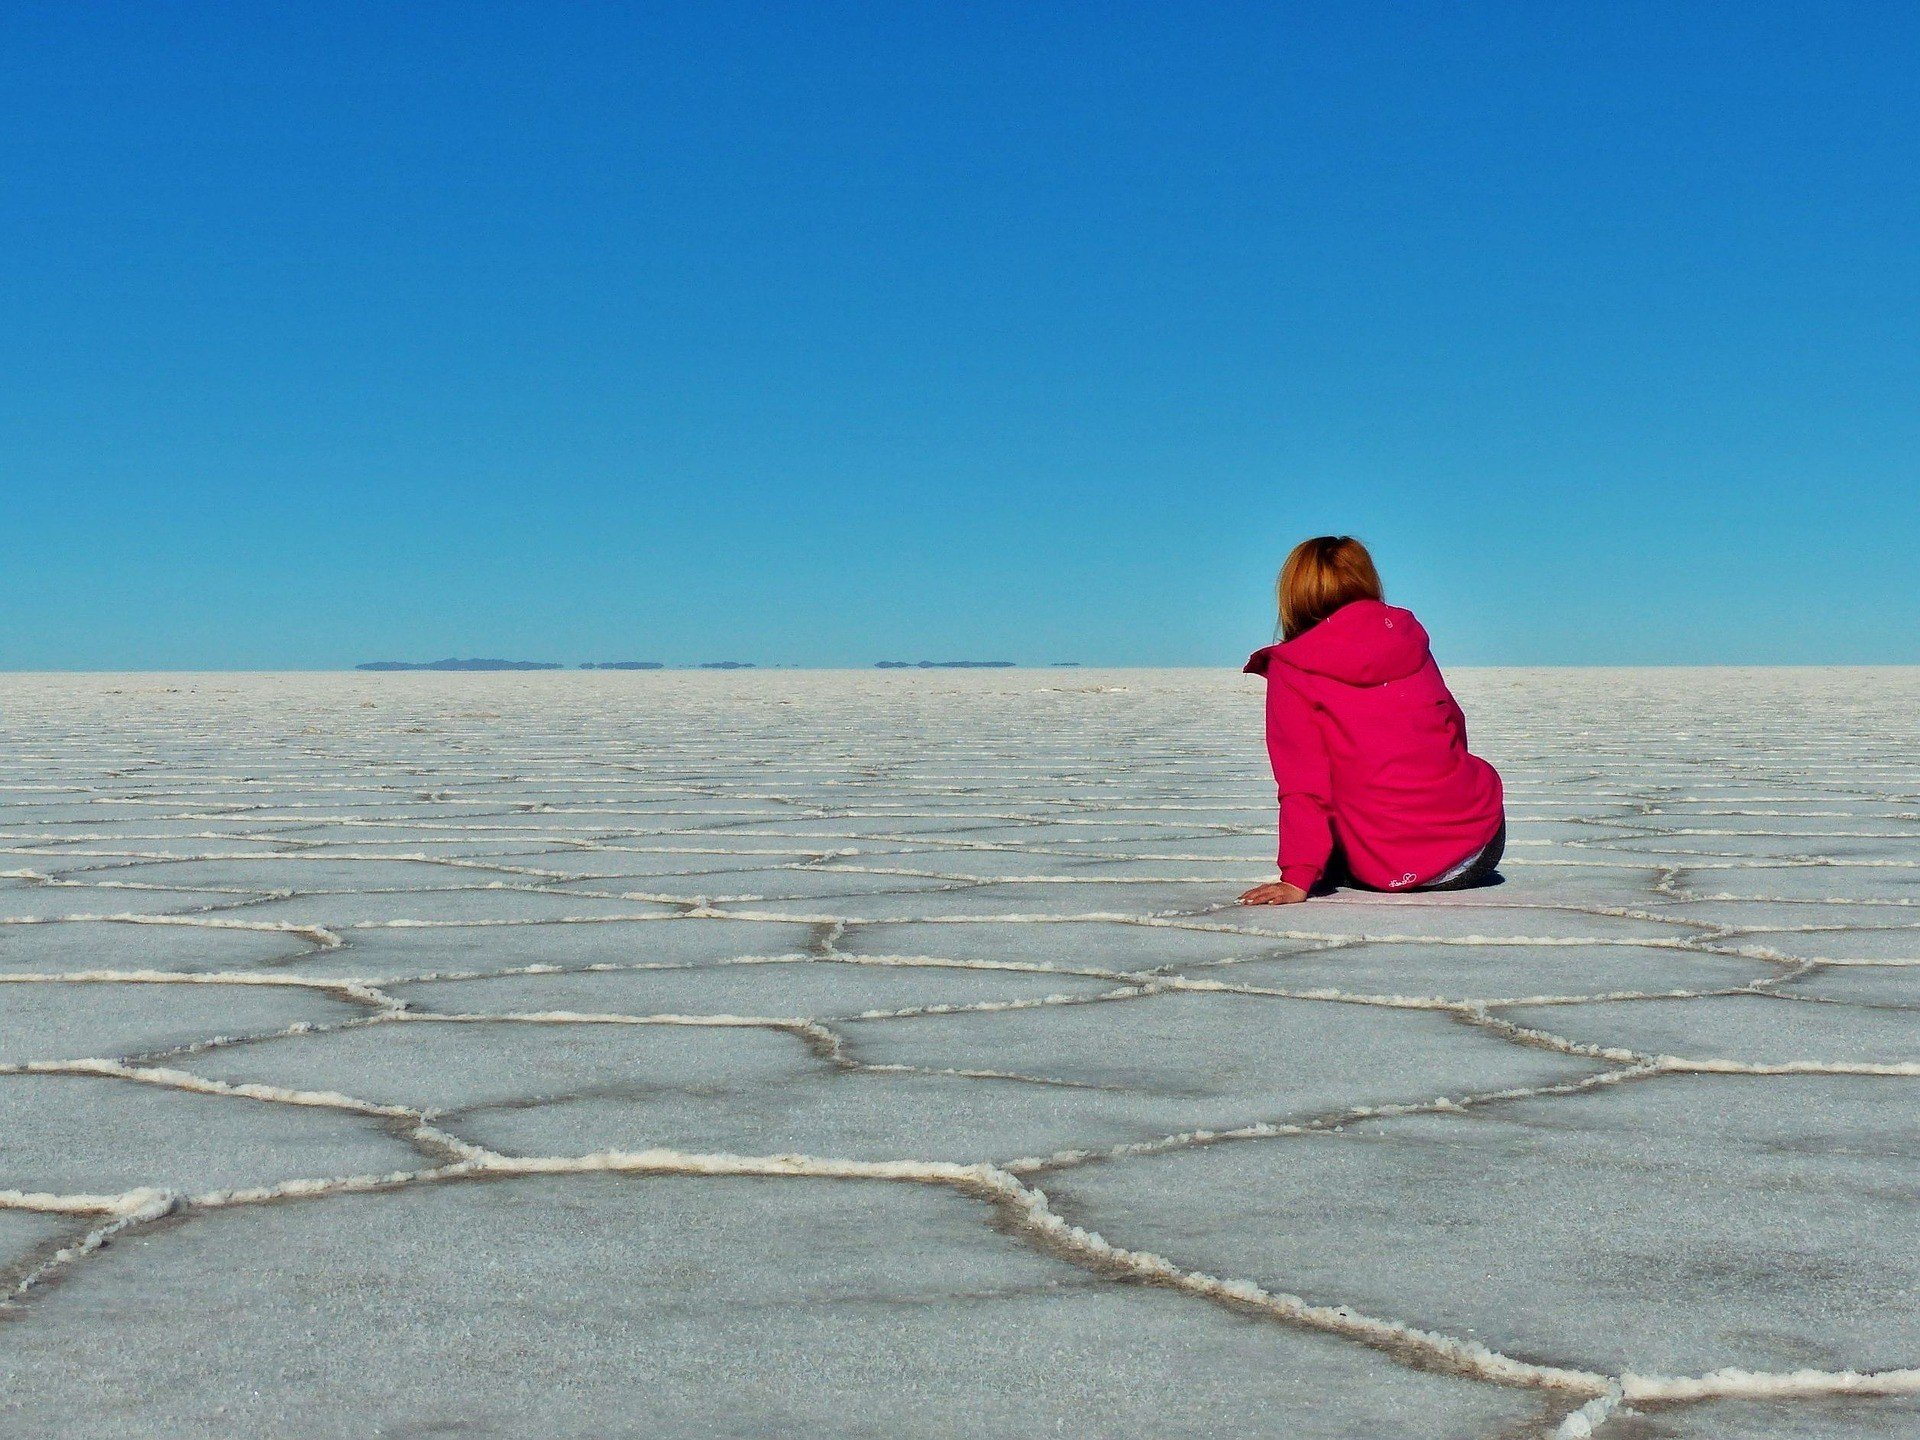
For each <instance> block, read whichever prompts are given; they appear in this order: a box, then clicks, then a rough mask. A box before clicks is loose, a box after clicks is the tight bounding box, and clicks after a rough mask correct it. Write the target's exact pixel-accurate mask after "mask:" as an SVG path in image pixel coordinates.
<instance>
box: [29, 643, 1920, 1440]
mask: <svg viewBox="0 0 1920 1440" xmlns="http://www.w3.org/2000/svg"><path fill="white" fill-rule="evenodd" d="M1454 678H1455V682H1456V689H1457V691H1458V692H1459V694H1460V697H1461V700H1462V703H1463V704H1464V706H1465V708H1466V710H1467V713H1468V716H1469V718H1470V721H1471V724H1472V728H1473V732H1474V744H1475V748H1476V749H1477V750H1479V751H1480V752H1481V753H1484V754H1486V755H1487V756H1488V757H1489V758H1490V759H1492V760H1493V761H1494V762H1495V763H1496V764H1497V765H1498V766H1499V767H1500V768H1501V770H1502V772H1503V773H1504V775H1505V776H1506V779H1507V782H1508V804H1509V817H1510V841H1509V850H1508V859H1507V862H1506V864H1505V865H1504V866H1503V872H1504V875H1505V877H1506V880H1505V883H1504V884H1502V885H1499V886H1496V887H1491V888H1487V889H1482V890H1477V891H1471V892H1462V893H1454V894H1447V895H1434V896H1418V895H1406V896H1367V895H1358V894H1352V893H1347V894H1342V895H1339V896H1336V897H1331V898H1327V899H1318V900H1314V901H1311V902H1309V903H1308V904H1306V905H1304V906H1298V907H1292V908H1287V909H1259V910H1246V909H1241V908H1238V907H1235V906H1234V905H1233V903H1232V902H1233V899H1234V897H1235V896H1236V895H1237V894H1238V893H1239V891H1240V890H1242V889H1244V888H1245V887H1246V886H1247V885H1249V884H1251V883H1253V882H1254V881H1255V880H1257V879H1259V878H1262V877H1263V876H1265V875H1267V874H1269V873H1270V872H1271V856H1272V838H1271V824H1272V816H1273V797H1272V785H1271V781H1270V779H1269V777H1268V776H1267V774H1266V769H1265V756H1264V751H1263V749H1262V744H1261V737H1260V733H1259V726H1260V714H1261V710H1260V701H1261V695H1260V687H1259V685H1258V683H1257V682H1255V681H1252V680H1250V679H1248V678H1246V677H1243V676H1239V675H1235V674H1231V673H1213V672H1201V671H1091V670H1071V669H1061V670H1053V671H1019V672H1006V671H999V672H951V671H946V672H934V673H931V674H927V673H917V672H911V673H906V674H901V673H897V672H889V673H872V674H868V673H831V672H821V673H806V672H761V673H732V674H711V673H675V672H660V673H641V674H619V673H598V672H595V673H591V674H564V673H562V674H534V675H524V674H521V675H513V674H509V675H461V674H454V675H433V674H395V675H377V676H375V675H281V676H264V675H252V676H150V675H149V676H118V677H115V676H68V677H54V676H10V677H5V678H4V679H0V697H3V698H0V1295H4V1296H5V1297H6V1298H5V1300H4V1302H3V1303H0V1376H4V1379H5V1384H4V1386H0V1433H4V1434H20V1435H33V1436H38V1437H56V1440H57V1437H103V1440H104V1437H158V1436H169V1437H175V1436H204V1437H234V1436H275V1437H294V1440H302V1437H334V1436H339V1437H346V1436H355V1437H358V1436H367V1435H425V1434H464V1435H501V1436H530V1435H554V1436H682V1435H684V1436H742V1435H836V1436H838V1435H846V1436H874V1437H902V1436H905V1437H916V1436H981V1437H986V1436H1003V1435H1011V1434H1028V1433H1033V1434H1060V1435H1075V1436H1103V1437H1104V1436H1115V1437H1134V1436H1215V1437H1239V1436H1274V1437H1288V1440H1321V1437H1326V1440H1333V1437H1366V1440H1388V1437H1402V1436H1405V1437H1422V1440H1426V1437H1458V1440H1524V1437H1538V1440H1546V1437H1562V1440H1573V1437H1581V1436H1586V1435H1589V1434H1594V1433H1598V1434H1600V1435H1602V1436H1603V1437H1607V1440H1654V1437H1663V1436H1664V1437H1676V1440H1696V1437H1699V1440H1704V1437H1739V1440H1788V1437H1792V1440H1868V1437H1911V1436H1913V1435H1915V1434H1920V1313H1917V1307H1916V1299H1915V1297H1916V1295H1920V1210H1916V1198H1917V1197H1916V1187H1915V1182H1914V1177H1915V1174H1916V1162H1917V1161H1920V747H1916V743H1915V742H1916V739H1917V738H1920V735H1917V733H1916V731H1917V727H1916V723H1915V716H1916V715H1920V671H1915V670H1901V669H1875V670H1853V669H1830V670H1820V669H1807V670H1771V671H1734V670H1663V671H1651V670H1648V671H1624V670H1613V671H1601V670H1585V671H1580V670H1569V671H1545V670H1533V671H1528V670H1482V671H1466V672H1460V673H1459V674H1458V675H1456V676H1455V677H1454Z"/></svg>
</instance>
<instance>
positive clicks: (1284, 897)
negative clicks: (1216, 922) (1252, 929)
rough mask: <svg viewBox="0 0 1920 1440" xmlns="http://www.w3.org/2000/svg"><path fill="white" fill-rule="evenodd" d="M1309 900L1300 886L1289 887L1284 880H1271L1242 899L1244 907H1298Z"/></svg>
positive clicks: (1257, 886)
mask: <svg viewBox="0 0 1920 1440" xmlns="http://www.w3.org/2000/svg"><path fill="white" fill-rule="evenodd" d="M1306 898H1307V892H1306V891H1304V890H1302V889H1301V888H1300V887H1299V886H1298V885H1289V884H1288V883H1287V882H1286V881H1284V880H1271V881H1268V882H1267V883H1266V884H1265V885H1256V886H1254V887H1253V889H1251V890H1249V891H1247V893H1246V894H1244V895H1242V896H1241V897H1240V903H1241V904H1242V905H1298V904H1299V903H1300V902H1301V901H1302V900H1304V899H1306Z"/></svg>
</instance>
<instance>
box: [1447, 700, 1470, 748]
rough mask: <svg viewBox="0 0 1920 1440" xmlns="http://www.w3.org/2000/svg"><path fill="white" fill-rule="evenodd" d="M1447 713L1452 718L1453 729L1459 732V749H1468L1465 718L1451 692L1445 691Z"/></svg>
mask: <svg viewBox="0 0 1920 1440" xmlns="http://www.w3.org/2000/svg"><path fill="white" fill-rule="evenodd" d="M1447 713H1448V714H1450V715H1452V716H1453V728H1454V729H1455V730H1457V731H1459V732H1460V748H1461V749H1462V750H1465V749H1468V748H1470V747H1469V746H1468V744H1467V717H1466V714H1465V713H1464V712H1463V711H1462V710H1461V709H1460V702H1459V701H1458V700H1456V699H1454V698H1453V692H1452V691H1451V690H1449V691H1447Z"/></svg>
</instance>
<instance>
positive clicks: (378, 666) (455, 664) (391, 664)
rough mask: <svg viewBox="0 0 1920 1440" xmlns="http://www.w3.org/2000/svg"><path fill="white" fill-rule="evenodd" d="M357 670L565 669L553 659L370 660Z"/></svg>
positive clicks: (357, 666)
mask: <svg viewBox="0 0 1920 1440" xmlns="http://www.w3.org/2000/svg"><path fill="white" fill-rule="evenodd" d="M353 668H354V669H356V670H564V669H565V668H566V667H565V666H564V665H561V664H559V663H558V662H557V661H552V660H369V661H368V662H367V663H366V664H364V665H356V666H354V667H353Z"/></svg>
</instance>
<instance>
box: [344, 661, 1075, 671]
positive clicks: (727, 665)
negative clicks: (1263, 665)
mask: <svg viewBox="0 0 1920 1440" xmlns="http://www.w3.org/2000/svg"><path fill="white" fill-rule="evenodd" d="M1054 664H1055V666H1056V667H1060V666H1072V665H1077V664H1079V662H1078V661H1077V660H1056V661H1055V662H1054ZM1014 665H1015V662H1013V661H1012V660H882V661H879V662H878V663H877V664H875V666H874V669H876V670H1011V669H1013V668H1014ZM353 668H354V669H356V670H564V669H566V668H567V667H566V666H565V665H562V664H561V663H560V662H559V661H557V660H369V661H367V662H366V663H365V664H363V665H356V666H354V667H353ZM579 668H580V669H582V670H664V669H666V668H667V667H666V665H665V664H664V663H663V662H662V661H659V660H582V661H581V662H580V665H579ZM692 668H695V669H700V670H757V669H759V668H760V667H759V666H758V665H756V664H755V663H754V662H753V661H751V660H707V661H703V662H702V663H701V664H700V665H698V666H695V667H692Z"/></svg>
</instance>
